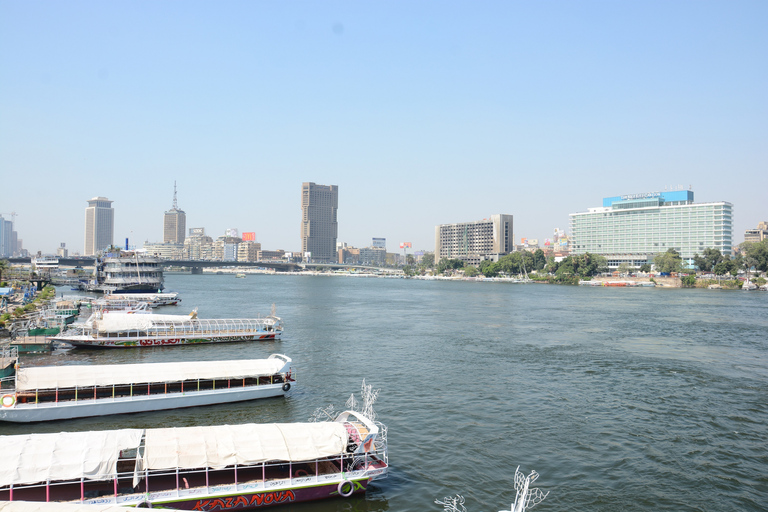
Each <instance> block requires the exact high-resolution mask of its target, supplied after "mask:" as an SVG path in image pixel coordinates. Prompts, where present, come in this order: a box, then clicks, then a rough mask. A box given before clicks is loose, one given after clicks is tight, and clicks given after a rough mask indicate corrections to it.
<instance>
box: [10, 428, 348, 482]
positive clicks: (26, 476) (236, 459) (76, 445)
mask: <svg viewBox="0 0 768 512" xmlns="http://www.w3.org/2000/svg"><path fill="white" fill-rule="evenodd" d="M142 436H144V438H145V440H144V456H143V458H142V459H141V460H140V461H138V465H139V466H140V468H139V469H175V468H179V469H193V468H205V467H208V468H221V467H224V466H228V465H233V464H235V463H237V464H238V465H240V464H259V463H262V462H271V461H276V462H289V461H290V462H301V461H311V460H314V459H317V458H321V457H335V456H337V455H341V454H342V453H344V451H345V449H346V446H347V441H348V433H347V429H346V428H345V426H344V424H343V423H339V422H335V421H334V422H320V423H272V424H245V425H219V426H206V427H181V428H160V429H124V430H106V431H93V432H75V433H70V432H61V433H58V434H28V435H16V436H0V453H2V454H3V456H2V457H0V486H10V485H23V484H34V483H40V482H46V481H55V480H79V479H80V478H81V477H82V478H86V479H89V480H110V479H112V478H114V475H115V471H116V469H117V459H118V456H119V454H120V452H121V450H129V449H133V448H138V447H139V445H140V443H141V439H142Z"/></svg>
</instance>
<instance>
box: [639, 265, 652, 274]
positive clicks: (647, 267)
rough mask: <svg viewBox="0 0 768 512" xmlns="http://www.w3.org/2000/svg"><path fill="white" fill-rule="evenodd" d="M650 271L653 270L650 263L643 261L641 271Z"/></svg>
mask: <svg viewBox="0 0 768 512" xmlns="http://www.w3.org/2000/svg"><path fill="white" fill-rule="evenodd" d="M650 271H651V266H650V265H649V264H648V263H643V264H642V265H640V272H646V273H648V272H650Z"/></svg>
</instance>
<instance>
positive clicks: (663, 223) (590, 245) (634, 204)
mask: <svg viewBox="0 0 768 512" xmlns="http://www.w3.org/2000/svg"><path fill="white" fill-rule="evenodd" d="M569 216H570V227H571V229H570V231H571V239H570V246H571V254H584V253H587V252H588V253H590V254H599V255H601V256H605V258H606V259H607V260H608V266H609V267H610V268H617V267H618V266H619V265H621V264H622V263H627V264H629V265H632V266H640V265H642V264H644V263H647V262H651V261H653V257H654V256H655V255H656V254H659V253H664V252H667V250H669V249H674V250H675V251H677V252H678V253H680V256H681V257H682V259H683V260H684V261H687V262H688V264H689V265H691V264H692V263H693V257H694V256H695V255H696V254H699V255H701V254H702V253H703V252H704V249H717V250H719V251H720V252H721V253H723V254H727V255H730V254H731V250H732V241H733V205H732V204H731V203H727V202H717V203H694V202H693V191H691V190H675V191H670V192H650V193H644V194H633V195H625V196H617V197H606V198H604V199H603V206H602V207H598V208H589V209H588V211H587V212H583V213H571V214H570V215H569Z"/></svg>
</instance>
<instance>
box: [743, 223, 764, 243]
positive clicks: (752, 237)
mask: <svg viewBox="0 0 768 512" xmlns="http://www.w3.org/2000/svg"><path fill="white" fill-rule="evenodd" d="M766 238H768V222H760V223H758V224H757V228H756V229H748V230H746V231H745V232H744V241H745V242H762V241H763V240H765V239H766Z"/></svg>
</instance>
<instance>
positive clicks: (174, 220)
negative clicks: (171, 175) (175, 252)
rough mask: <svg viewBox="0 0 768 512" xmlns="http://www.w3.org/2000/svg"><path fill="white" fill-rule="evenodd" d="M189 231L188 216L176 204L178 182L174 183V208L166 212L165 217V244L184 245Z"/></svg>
mask: <svg viewBox="0 0 768 512" xmlns="http://www.w3.org/2000/svg"><path fill="white" fill-rule="evenodd" d="M186 231H187V214H186V213H184V210H179V205H178V203H177V202H176V182H175V181H174V182H173V208H171V209H170V210H168V211H167V212H165V216H164V217H163V242H164V243H166V244H168V243H171V244H183V243H184V239H185V238H186Z"/></svg>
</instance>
